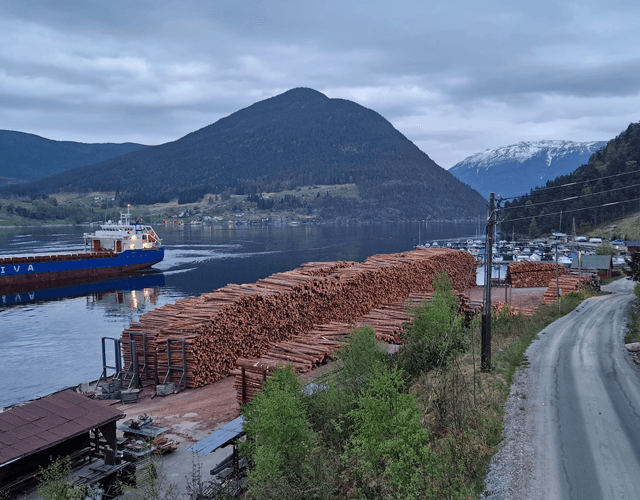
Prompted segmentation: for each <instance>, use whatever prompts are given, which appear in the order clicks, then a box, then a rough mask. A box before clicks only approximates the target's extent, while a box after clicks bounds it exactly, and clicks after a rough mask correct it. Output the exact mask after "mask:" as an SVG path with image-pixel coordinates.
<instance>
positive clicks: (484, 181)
mask: <svg viewBox="0 0 640 500" xmlns="http://www.w3.org/2000/svg"><path fill="white" fill-rule="evenodd" d="M605 144H606V142H604V141H596V142H572V141H538V142H519V143H518V144H512V145H510V146H504V147H501V148H495V149H487V150H486V151H484V152H482V153H477V154H475V155H473V156H469V157H468V158H466V159H464V160H463V161H461V162H460V163H457V164H456V165H454V166H453V167H451V168H450V169H449V172H451V173H452V174H453V175H455V176H456V177H457V178H458V179H460V180H461V181H462V182H464V183H466V184H469V186H471V187H472V188H474V189H476V190H478V191H479V192H480V194H482V195H483V196H484V197H485V198H489V193H492V192H493V193H496V194H497V195H502V196H519V195H521V194H524V193H528V192H529V191H530V190H531V189H533V188H535V187H539V186H543V185H544V184H545V183H546V182H547V181H549V180H552V179H555V178H556V177H558V176H559V175H567V174H570V173H571V172H573V171H574V170H575V169H577V168H578V167H579V166H581V165H584V164H585V163H587V161H589V157H590V156H591V155H592V154H593V153H595V152H596V151H597V150H598V149H600V148H601V147H602V146H604V145H605Z"/></svg>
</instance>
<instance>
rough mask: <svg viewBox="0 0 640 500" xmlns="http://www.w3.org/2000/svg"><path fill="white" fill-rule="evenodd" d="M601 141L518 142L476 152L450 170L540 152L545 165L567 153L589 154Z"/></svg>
mask: <svg viewBox="0 0 640 500" xmlns="http://www.w3.org/2000/svg"><path fill="white" fill-rule="evenodd" d="M598 145H599V146H598ZM603 145H604V144H603V141H592V142H573V141H537V142H526V141H523V142H519V143H518V144H511V145H510V146H503V147H499V148H492V149H487V150H486V151H483V152H482V153H476V154H475V155H472V156H469V157H468V158H465V159H464V160H463V161H461V162H460V163H457V164H456V165H454V166H453V167H452V168H451V170H450V172H453V171H454V170H458V169H462V168H464V167H465V166H466V167H467V168H478V169H480V168H484V169H489V168H491V166H492V165H495V164H496V163H502V162H505V161H514V160H515V161H517V162H519V163H524V162H525V161H527V160H529V159H531V158H533V157H534V156H536V155H538V154H539V153H541V152H545V153H546V157H547V160H546V163H547V166H548V167H549V166H551V163H552V162H553V160H554V159H557V158H563V157H565V156H566V155H567V154H569V153H578V154H589V155H591V154H592V153H594V152H595V151H597V150H598V149H600V148H601V147H602V146H603Z"/></svg>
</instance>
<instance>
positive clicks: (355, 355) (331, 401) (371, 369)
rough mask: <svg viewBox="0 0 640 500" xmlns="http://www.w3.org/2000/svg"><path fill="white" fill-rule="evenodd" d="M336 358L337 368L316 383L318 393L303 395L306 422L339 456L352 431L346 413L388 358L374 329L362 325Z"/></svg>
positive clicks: (355, 330) (349, 419)
mask: <svg viewBox="0 0 640 500" xmlns="http://www.w3.org/2000/svg"><path fill="white" fill-rule="evenodd" d="M338 357H339V360H338V361H337V363H336V364H337V366H338V368H337V369H336V370H335V371H334V372H333V373H332V374H330V375H329V376H328V377H326V378H324V379H322V380H318V381H317V385H318V388H319V390H316V391H314V392H313V394H311V395H309V396H306V399H307V402H306V408H307V416H308V418H309V422H310V423H311V425H312V426H313V428H314V430H315V431H316V432H318V433H319V434H320V435H321V438H322V441H323V445H324V446H325V447H326V448H331V449H333V450H335V452H336V453H338V454H341V453H342V450H343V447H344V444H345V443H346V441H347V440H348V439H349V436H350V435H351V432H352V431H353V425H354V424H353V419H352V418H351V417H350V416H349V412H350V411H351V410H353V409H354V408H355V407H356V406H357V402H358V398H359V397H360V396H361V395H362V394H363V393H364V391H366V390H367V388H368V386H369V383H370V381H371V379H372V378H374V377H375V376H377V374H378V373H379V372H380V371H381V370H382V369H383V368H384V367H385V366H386V364H387V355H386V353H385V351H384V348H383V347H382V345H381V344H380V343H379V342H378V339H377V338H376V334H375V332H374V330H373V328H371V326H369V325H365V326H363V327H360V328H354V329H353V330H352V331H351V335H350V336H349V338H348V341H347V344H346V345H345V346H344V347H343V348H342V349H340V350H339V351H338Z"/></svg>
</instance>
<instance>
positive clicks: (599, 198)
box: [501, 123, 640, 236]
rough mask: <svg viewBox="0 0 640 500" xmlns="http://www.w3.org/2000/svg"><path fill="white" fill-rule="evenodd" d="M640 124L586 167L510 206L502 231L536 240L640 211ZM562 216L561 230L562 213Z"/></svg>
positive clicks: (507, 208)
mask: <svg viewBox="0 0 640 500" xmlns="http://www.w3.org/2000/svg"><path fill="white" fill-rule="evenodd" d="M639 165H640V123H632V124H631V125H629V127H628V128H627V129H626V130H625V131H624V132H622V133H621V134H620V135H619V136H618V137H616V138H615V139H612V140H611V141H609V142H608V143H607V145H606V146H605V147H603V148H602V149H600V150H599V151H597V152H595V153H594V154H592V155H591V157H590V158H589V162H588V163H587V164H586V165H583V166H582V167H580V168H578V169H577V170H576V171H575V172H573V173H572V174H569V175H563V176H560V177H558V178H557V179H555V180H554V181H549V182H547V184H546V186H545V187H544V188H540V189H535V190H532V191H531V192H530V193H529V194H527V195H524V196H521V197H519V198H516V199H515V200H512V201H508V202H507V203H506V204H505V207H504V209H503V210H502V211H501V216H502V218H503V223H502V228H503V231H506V232H508V233H510V232H511V230H512V228H513V229H515V231H516V232H517V233H519V234H529V235H530V236H536V235H538V234H540V233H541V232H550V231H552V230H560V231H563V232H569V231H571V229H572V226H573V219H574V218H575V221H576V227H577V228H578V229H585V228H586V227H588V226H591V225H595V224H601V223H603V222H607V221H612V220H615V219H616V218H618V217H622V216H624V215H625V214H626V213H629V212H630V211H636V210H638V209H639V208H640V205H639V201H638V199H639V198H640V194H639V193H640V168H639ZM561 211H562V226H560V212H561Z"/></svg>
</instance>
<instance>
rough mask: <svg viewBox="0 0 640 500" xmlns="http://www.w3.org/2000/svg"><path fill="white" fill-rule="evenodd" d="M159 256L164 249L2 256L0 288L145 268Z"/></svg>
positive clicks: (58, 282)
mask: <svg viewBox="0 0 640 500" xmlns="http://www.w3.org/2000/svg"><path fill="white" fill-rule="evenodd" d="M163 258H164V248H153V249H141V250H125V251H123V252H120V253H114V252H99V253H85V254H73V255H48V256H32V257H15V258H4V259H0V290H7V289H15V288H16V287H20V288H25V286H26V287H34V286H35V287H38V288H43V287H50V286H55V285H58V284H61V283H66V282H72V281H76V282H77V281H86V280H91V279H99V278H104V277H110V276H121V275H124V274H129V273H131V272H133V271H137V270H140V269H145V268H149V267H151V266H152V265H154V264H156V263H158V262H160V261H161V260H162V259H163Z"/></svg>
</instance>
